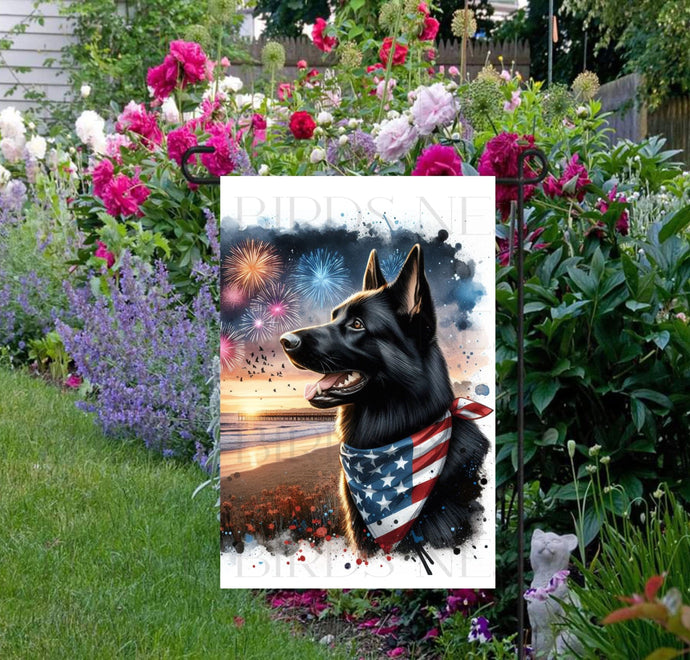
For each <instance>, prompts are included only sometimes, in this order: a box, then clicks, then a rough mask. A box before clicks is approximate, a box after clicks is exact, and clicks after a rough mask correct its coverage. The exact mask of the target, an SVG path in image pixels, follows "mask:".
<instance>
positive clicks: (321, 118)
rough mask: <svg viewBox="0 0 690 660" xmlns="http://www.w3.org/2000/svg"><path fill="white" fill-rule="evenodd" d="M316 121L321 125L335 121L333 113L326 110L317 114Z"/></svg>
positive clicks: (327, 124) (328, 124)
mask: <svg viewBox="0 0 690 660" xmlns="http://www.w3.org/2000/svg"><path fill="white" fill-rule="evenodd" d="M316 123H317V124H319V125H320V126H330V125H331V124H332V123H333V115H332V114H331V113H330V112H327V111H326V110H322V111H321V112H319V114H318V115H316Z"/></svg>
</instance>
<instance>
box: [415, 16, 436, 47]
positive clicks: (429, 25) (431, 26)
mask: <svg viewBox="0 0 690 660" xmlns="http://www.w3.org/2000/svg"><path fill="white" fill-rule="evenodd" d="M439 27H441V24H440V23H439V22H438V21H437V20H436V19H435V18H432V17H431V16H427V17H426V18H425V19H424V26H423V28H422V33H421V34H420V35H419V40H420V41H433V40H434V39H436V35H437V34H438V29H439Z"/></svg>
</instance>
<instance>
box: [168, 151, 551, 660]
mask: <svg viewBox="0 0 690 660" xmlns="http://www.w3.org/2000/svg"><path fill="white" fill-rule="evenodd" d="M213 151H214V147H205V146H197V147H192V148H191V149H187V151H185V152H184V154H182V163H181V169H182V174H183V175H184V177H185V178H186V179H187V181H189V182H190V183H194V184H196V185H212V186H217V185H220V178H219V177H216V176H213V177H197V176H194V175H193V174H191V173H190V171H189V169H188V164H189V160H190V158H191V157H192V156H193V155H194V154H208V153H213ZM528 159H535V160H537V161H538V162H539V164H540V166H541V170H539V171H537V172H533V173H534V174H535V176H533V177H527V178H525V161H527V160H528ZM548 168H549V166H548V161H547V159H546V155H545V154H544V152H543V151H541V150H540V149H526V150H525V151H523V152H522V153H520V154H519V155H518V176H517V177H514V178H506V179H496V183H497V184H498V185H502V186H517V189H518V195H517V218H516V229H517V292H518V304H517V370H518V374H517V375H518V386H517V408H518V409H517V430H518V439H517V449H518V452H517V483H516V488H517V502H518V561H517V580H518V644H517V648H518V658H519V660H522V659H523V658H524V655H525V645H524V634H525V632H524V631H525V607H524V601H523V598H522V593H523V590H524V587H525V564H524V557H525V520H524V513H525V494H524V488H525V466H524V455H525V451H524V449H525V414H524V413H525V410H524V391H525V350H524V333H525V324H524V318H523V312H524V306H525V291H524V285H525V283H524V244H525V236H524V234H525V229H524V214H525V203H524V191H525V186H527V185H530V186H534V185H536V184H538V183H540V182H541V181H543V180H544V179H545V178H546V175H547V174H548V171H549V169H548ZM511 238H512V231H511ZM427 570H428V568H427Z"/></svg>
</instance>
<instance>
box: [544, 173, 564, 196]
mask: <svg viewBox="0 0 690 660" xmlns="http://www.w3.org/2000/svg"><path fill="white" fill-rule="evenodd" d="M542 187H543V189H544V194H546V195H548V196H549V197H560V196H561V195H562V194H563V187H562V186H561V184H560V183H559V182H558V179H557V178H556V177H555V176H554V175H553V174H549V176H547V177H546V179H544V183H543V184H542Z"/></svg>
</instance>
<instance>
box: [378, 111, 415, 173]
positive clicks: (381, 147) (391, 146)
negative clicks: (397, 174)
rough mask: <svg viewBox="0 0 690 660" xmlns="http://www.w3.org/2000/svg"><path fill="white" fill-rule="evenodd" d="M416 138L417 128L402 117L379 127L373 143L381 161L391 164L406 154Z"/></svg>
mask: <svg viewBox="0 0 690 660" xmlns="http://www.w3.org/2000/svg"><path fill="white" fill-rule="evenodd" d="M418 137H419V133H418V132H417V128H416V127H415V126H414V125H412V124H410V122H409V120H408V118H407V117H405V116H404V115H403V116H401V117H398V118H397V119H392V120H390V121H389V122H387V123H385V124H384V125H383V126H382V127H381V130H380V131H379V134H378V135H377V136H376V140H375V141H374V144H375V145H376V152H377V153H378V154H379V156H381V158H382V159H383V160H385V161H388V162H389V163H393V162H395V161H396V160H400V159H401V158H402V157H403V156H405V155H406V154H407V152H408V151H409V150H410V149H411V148H412V145H414V143H415V142H416V141H417V138H418Z"/></svg>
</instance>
